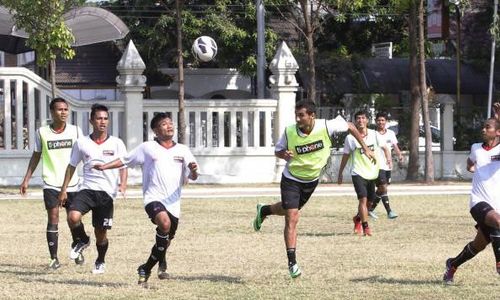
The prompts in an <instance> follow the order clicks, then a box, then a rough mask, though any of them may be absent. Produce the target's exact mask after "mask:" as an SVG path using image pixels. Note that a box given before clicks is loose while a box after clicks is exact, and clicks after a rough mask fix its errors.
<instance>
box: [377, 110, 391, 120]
mask: <svg viewBox="0 0 500 300" xmlns="http://www.w3.org/2000/svg"><path fill="white" fill-rule="evenodd" d="M378 118H384V119H386V120H389V115H388V114H387V113H386V112H385V111H381V112H378V113H377V115H376V116H375V120H376V119H378Z"/></svg>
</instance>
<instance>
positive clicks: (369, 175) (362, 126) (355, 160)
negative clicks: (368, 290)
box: [338, 111, 391, 236]
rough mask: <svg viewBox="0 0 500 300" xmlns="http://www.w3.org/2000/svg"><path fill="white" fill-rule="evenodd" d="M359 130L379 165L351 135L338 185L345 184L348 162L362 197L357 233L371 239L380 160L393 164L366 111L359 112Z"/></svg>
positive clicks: (357, 114) (347, 141)
mask: <svg viewBox="0 0 500 300" xmlns="http://www.w3.org/2000/svg"><path fill="white" fill-rule="evenodd" d="M354 120H355V124H356V128H357V129H358V131H359V133H360V134H361V136H362V139H363V140H364V142H365V143H366V145H368V148H370V149H371V150H372V151H374V153H375V157H376V158H377V159H376V163H375V164H374V163H373V162H372V161H370V160H369V159H368V158H367V157H366V156H365V155H363V152H364V147H363V146H362V145H360V144H359V142H358V140H357V139H356V138H355V137H354V136H352V135H348V136H346V138H345V141H344V155H342V160H341V162H340V167H339V174H338V184H342V181H343V175H342V173H343V171H344V168H345V166H346V165H347V162H348V161H350V162H351V176H352V183H353V185H354V190H355V191H356V195H357V197H358V213H357V214H356V215H355V216H354V217H353V222H354V233H356V234H358V235H361V234H363V235H365V236H371V235H372V231H371V228H370V227H369V226H368V208H367V205H368V202H373V200H374V199H375V181H376V179H377V178H378V175H379V170H380V167H379V164H380V161H382V160H385V161H386V162H387V163H388V164H389V165H390V164H391V158H390V154H389V150H388V149H387V146H386V144H385V141H384V140H383V139H381V138H379V137H378V135H377V133H376V132H375V130H372V129H368V126H367V125H368V114H367V113H366V112H364V111H358V112H357V113H356V114H354Z"/></svg>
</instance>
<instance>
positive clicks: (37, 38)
mask: <svg viewBox="0 0 500 300" xmlns="http://www.w3.org/2000/svg"><path fill="white" fill-rule="evenodd" d="M84 2H85V1H84V0H45V1H40V0H0V4H1V5H3V6H5V7H7V8H8V9H9V11H10V13H11V14H12V15H13V19H14V22H15V24H16V27H17V28H19V29H22V30H24V31H25V32H26V33H27V34H28V40H27V42H26V43H27V45H28V46H29V47H30V48H32V49H33V50H35V53H36V59H37V64H38V65H39V66H47V64H49V63H50V66H49V68H50V80H51V84H52V97H53V98H54V97H55V94H56V78H55V74H56V73H55V72H56V57H57V56H58V55H59V56H61V57H62V58H65V59H71V58H73V57H74V56H75V51H74V50H73V49H72V48H71V45H72V44H73V42H74V37H73V34H72V33H71V31H70V30H69V29H68V27H67V26H66V24H65V23H64V19H63V14H64V13H65V12H66V11H68V10H69V9H71V8H73V7H75V6H78V5H81V4H83V3H84Z"/></svg>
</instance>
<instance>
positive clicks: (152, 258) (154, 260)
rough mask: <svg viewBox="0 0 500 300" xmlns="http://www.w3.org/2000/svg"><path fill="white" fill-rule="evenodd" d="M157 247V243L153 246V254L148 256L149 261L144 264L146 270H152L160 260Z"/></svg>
mask: <svg viewBox="0 0 500 300" xmlns="http://www.w3.org/2000/svg"><path fill="white" fill-rule="evenodd" d="M157 255H158V254H157V248H156V244H155V245H154V246H153V248H151V254H150V255H149V257H148V261H147V262H146V263H145V264H144V270H145V271H146V272H151V269H152V268H153V267H154V266H155V265H156V263H157V262H158V256H157Z"/></svg>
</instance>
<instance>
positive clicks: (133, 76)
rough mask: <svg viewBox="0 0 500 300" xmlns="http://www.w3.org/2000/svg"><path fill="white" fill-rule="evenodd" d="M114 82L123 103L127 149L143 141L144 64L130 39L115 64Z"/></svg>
mask: <svg viewBox="0 0 500 300" xmlns="http://www.w3.org/2000/svg"><path fill="white" fill-rule="evenodd" d="M116 69H117V70H118V73H119V74H120V75H118V76H117V77H116V82H117V83H118V88H119V89H120V100H122V101H123V102H124V104H125V117H124V118H125V120H124V125H125V126H124V127H125V145H126V146H127V150H131V149H133V148H135V147H136V146H137V145H139V144H140V143H142V141H143V128H142V127H143V118H142V111H143V109H142V105H143V104H142V101H143V94H142V92H143V91H144V87H145V86H146V77H145V76H143V75H142V73H143V71H144V69H146V65H145V64H144V61H143V60H142V58H141V56H140V55H139V52H138V51H137V48H135V45H134V42H132V40H130V42H129V43H128V45H127V48H126V49H125V51H124V52H123V55H122V58H121V59H120V61H119V62H118V65H117V66H116Z"/></svg>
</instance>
